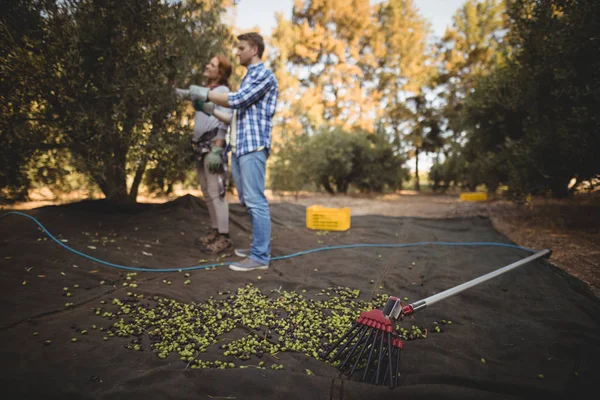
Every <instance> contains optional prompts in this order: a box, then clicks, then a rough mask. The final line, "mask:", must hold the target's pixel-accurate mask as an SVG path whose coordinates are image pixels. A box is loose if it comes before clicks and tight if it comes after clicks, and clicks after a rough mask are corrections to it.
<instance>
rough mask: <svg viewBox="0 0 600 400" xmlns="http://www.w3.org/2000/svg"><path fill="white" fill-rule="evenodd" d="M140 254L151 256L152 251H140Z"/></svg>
mask: <svg viewBox="0 0 600 400" xmlns="http://www.w3.org/2000/svg"><path fill="white" fill-rule="evenodd" d="M142 254H143V255H145V256H151V255H152V253H146V252H145V251H142Z"/></svg>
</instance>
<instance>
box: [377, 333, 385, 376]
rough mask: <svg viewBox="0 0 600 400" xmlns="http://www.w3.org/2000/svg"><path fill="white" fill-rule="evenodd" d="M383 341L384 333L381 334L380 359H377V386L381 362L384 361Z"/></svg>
mask: <svg viewBox="0 0 600 400" xmlns="http://www.w3.org/2000/svg"><path fill="white" fill-rule="evenodd" d="M383 339H384V332H381V341H380V342H379V357H378V358H377V375H375V384H377V382H379V373H380V372H381V361H382V359H383Z"/></svg>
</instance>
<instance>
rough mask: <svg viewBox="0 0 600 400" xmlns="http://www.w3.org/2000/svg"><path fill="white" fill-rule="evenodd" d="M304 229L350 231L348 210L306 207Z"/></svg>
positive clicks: (316, 206)
mask: <svg viewBox="0 0 600 400" xmlns="http://www.w3.org/2000/svg"><path fill="white" fill-rule="evenodd" d="M306 227H307V228H308V229H314V230H318V231H347V230H348V229H350V208H348V207H345V208H325V207H321V206H318V205H315V206H310V207H307V208H306Z"/></svg>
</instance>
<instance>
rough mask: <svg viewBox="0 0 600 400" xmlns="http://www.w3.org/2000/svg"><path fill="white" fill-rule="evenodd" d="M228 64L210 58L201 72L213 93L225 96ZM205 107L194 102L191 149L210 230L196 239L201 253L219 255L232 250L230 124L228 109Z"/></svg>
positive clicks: (228, 71)
mask: <svg viewBox="0 0 600 400" xmlns="http://www.w3.org/2000/svg"><path fill="white" fill-rule="evenodd" d="M231 70H232V68H231V63H230V62H229V61H228V60H227V58H225V57H224V56H222V55H218V56H216V57H213V58H212V60H210V62H209V63H208V64H207V65H206V67H205V69H204V74H203V75H204V77H205V78H206V80H207V82H208V83H207V86H209V87H210V88H211V89H212V90H214V91H215V92H221V93H228V92H229V91H230V88H229V77H230V76H231ZM203 107H204V104H202V103H201V102H198V101H196V102H194V108H195V110H196V114H195V121H194V134H193V138H192V147H193V149H194V153H195V155H196V156H195V157H196V171H197V173H198V180H199V181H200V188H201V189H202V193H203V194H204V198H205V199H206V205H207V207H208V214H209V215H210V222H211V230H210V231H209V232H208V234H206V235H205V236H202V237H200V238H199V239H198V243H199V244H200V245H201V247H202V250H203V251H204V252H205V253H209V254H221V253H224V252H229V251H231V250H232V249H233V243H232V241H231V237H230V236H229V205H228V203H227V199H226V198H225V193H226V191H227V186H228V185H229V171H228V169H227V153H226V151H225V149H226V143H225V138H226V136H227V129H228V125H229V122H230V121H231V109H229V108H226V107H221V106H215V107H214V111H213V110H211V112H210V113H207V112H206V111H205V110H204V109H203Z"/></svg>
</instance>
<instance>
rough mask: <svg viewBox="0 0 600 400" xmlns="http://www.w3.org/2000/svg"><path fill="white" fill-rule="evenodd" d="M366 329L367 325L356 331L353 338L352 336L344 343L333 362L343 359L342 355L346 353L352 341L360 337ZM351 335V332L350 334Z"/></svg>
mask: <svg viewBox="0 0 600 400" xmlns="http://www.w3.org/2000/svg"><path fill="white" fill-rule="evenodd" d="M364 328H365V325H361V326H360V327H359V328H358V329H356V330H355V332H354V333H353V334H352V336H350V337H349V338H348V340H346V341H345V342H344V344H343V345H342V346H340V349H339V351H338V352H337V353H336V355H335V356H334V357H333V359H332V361H335V360H338V359H340V358H341V357H342V354H343V353H344V350H346V348H347V347H348V346H349V345H350V343H352V341H353V340H354V338H355V337H356V335H358V334H359V333H360V331H361V330H363V329H364ZM348 333H350V332H348Z"/></svg>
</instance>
